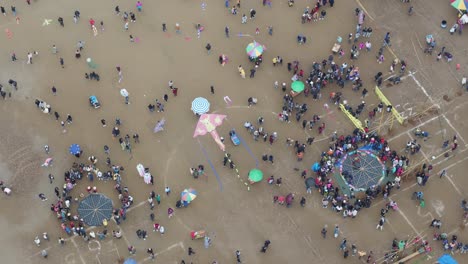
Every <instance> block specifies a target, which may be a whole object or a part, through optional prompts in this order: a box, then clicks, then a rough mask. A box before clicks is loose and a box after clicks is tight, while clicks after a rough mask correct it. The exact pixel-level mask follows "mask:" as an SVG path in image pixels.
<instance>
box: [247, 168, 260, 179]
mask: <svg viewBox="0 0 468 264" xmlns="http://www.w3.org/2000/svg"><path fill="white" fill-rule="evenodd" d="M262 179H263V172H262V171H261V170H259V169H253V170H251V171H250V172H249V181H251V182H259V181H261V180H262Z"/></svg>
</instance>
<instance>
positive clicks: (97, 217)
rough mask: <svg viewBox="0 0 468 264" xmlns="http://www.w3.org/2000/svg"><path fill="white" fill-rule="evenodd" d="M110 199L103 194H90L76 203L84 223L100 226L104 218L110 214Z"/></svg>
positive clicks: (108, 217) (107, 217)
mask: <svg viewBox="0 0 468 264" xmlns="http://www.w3.org/2000/svg"><path fill="white" fill-rule="evenodd" d="M112 210H113V207H112V200H111V199H109V198H107V197H106V196H105V195H103V194H96V193H93V194H90V195H88V197H86V198H84V199H83V200H82V201H81V202H80V204H79V205H78V214H79V215H80V218H81V219H83V221H84V222H85V224H87V225H89V226H101V225H102V221H103V220H104V219H106V220H109V219H110V218H111V216H112Z"/></svg>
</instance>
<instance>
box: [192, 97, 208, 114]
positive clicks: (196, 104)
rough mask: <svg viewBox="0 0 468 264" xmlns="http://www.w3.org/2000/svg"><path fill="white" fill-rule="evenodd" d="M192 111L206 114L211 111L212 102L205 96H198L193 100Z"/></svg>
mask: <svg viewBox="0 0 468 264" xmlns="http://www.w3.org/2000/svg"><path fill="white" fill-rule="evenodd" d="M192 111H193V112H194V113H195V114H199V115H202V114H206V113H208V111H210V102H209V101H208V100H207V99H206V98H203V97H197V98H195V99H194V100H193V101H192Z"/></svg>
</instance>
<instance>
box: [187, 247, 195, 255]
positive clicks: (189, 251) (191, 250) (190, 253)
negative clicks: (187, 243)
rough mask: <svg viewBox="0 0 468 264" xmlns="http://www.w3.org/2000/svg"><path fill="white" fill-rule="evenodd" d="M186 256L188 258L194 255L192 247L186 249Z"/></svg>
mask: <svg viewBox="0 0 468 264" xmlns="http://www.w3.org/2000/svg"><path fill="white" fill-rule="evenodd" d="M188 255H189V256H191V255H195V251H194V250H193V248H192V247H189V248H188Z"/></svg>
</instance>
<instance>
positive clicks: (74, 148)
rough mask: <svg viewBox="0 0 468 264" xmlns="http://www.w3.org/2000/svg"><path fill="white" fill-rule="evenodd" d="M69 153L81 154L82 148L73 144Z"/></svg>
mask: <svg viewBox="0 0 468 264" xmlns="http://www.w3.org/2000/svg"><path fill="white" fill-rule="evenodd" d="M69 151H70V154H72V155H76V154H80V151H81V147H80V145H78V144H72V145H71V146H70V148H69Z"/></svg>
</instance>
